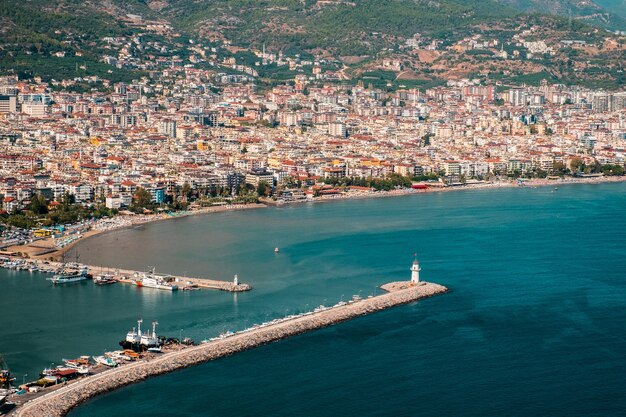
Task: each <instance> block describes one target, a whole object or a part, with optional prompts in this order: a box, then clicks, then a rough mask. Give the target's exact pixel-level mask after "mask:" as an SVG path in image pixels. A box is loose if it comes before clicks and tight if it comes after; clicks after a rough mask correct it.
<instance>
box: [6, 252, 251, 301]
mask: <svg viewBox="0 0 626 417" xmlns="http://www.w3.org/2000/svg"><path fill="white" fill-rule="evenodd" d="M3 258H4V259H7V260H8V263H13V264H14V266H15V267H16V269H19V270H30V271H39V272H49V273H57V272H59V271H60V270H62V269H63V268H64V266H65V265H64V264H63V263H62V262H56V261H44V260H34V259H25V258H22V257H17V256H13V255H12V254H11V255H5V256H4V257H3ZM16 263H17V264H19V265H15V264H16ZM81 265H82V264H81ZM3 266H5V264H3V263H2V262H1V260H0V267H3ZM83 267H85V268H87V271H88V273H89V274H91V275H92V276H94V277H95V276H97V275H100V274H106V273H108V274H111V275H112V277H113V279H114V280H115V281H117V282H119V283H122V284H133V283H134V280H133V278H134V277H136V276H140V275H142V274H143V273H144V272H143V271H133V270H130V269H122V268H107V267H102V266H92V265H83ZM164 275H166V276H167V277H168V278H170V279H172V280H174V281H175V282H176V284H178V285H179V287H180V288H181V289H212V290H220V291H229V292H243V291H250V290H251V289H252V286H251V285H250V284H246V283H242V282H239V280H238V278H235V279H234V280H233V281H223V280H215V279H209V278H195V277H186V276H176V275H171V274H164Z"/></svg>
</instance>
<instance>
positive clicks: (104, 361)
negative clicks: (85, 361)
mask: <svg viewBox="0 0 626 417" xmlns="http://www.w3.org/2000/svg"><path fill="white" fill-rule="evenodd" d="M93 360H94V361H96V363H99V364H100V365H104V366H109V367H111V368H115V367H116V366H117V362H115V361H114V360H113V359H111V358H107V357H106V356H94V357H93Z"/></svg>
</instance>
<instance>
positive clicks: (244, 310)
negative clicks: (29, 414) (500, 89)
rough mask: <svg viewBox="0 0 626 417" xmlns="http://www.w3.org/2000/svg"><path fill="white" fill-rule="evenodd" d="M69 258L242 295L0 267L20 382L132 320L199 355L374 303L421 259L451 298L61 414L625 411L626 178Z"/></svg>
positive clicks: (322, 214)
mask: <svg viewBox="0 0 626 417" xmlns="http://www.w3.org/2000/svg"><path fill="white" fill-rule="evenodd" d="M275 247H278V248H279V249H280V251H279V253H274V248H275ZM74 251H75V253H72V254H70V258H73V256H74V254H78V256H79V258H80V261H82V262H85V263H90V264H93V265H102V266H104V267H107V266H111V267H112V266H119V267H126V268H136V269H138V270H148V269H151V268H156V271H157V272H162V273H172V274H178V275H187V276H198V277H207V278H214V279H224V280H230V279H232V277H233V276H234V275H235V274H237V275H238V276H239V280H240V281H241V282H247V283H250V284H251V285H252V286H253V290H252V291H250V292H246V293H238V294H233V293H228V292H220V291H211V290H202V291H189V292H187V291H178V292H176V293H169V292H165V291H159V290H153V289H146V288H136V287H134V286H129V285H121V284H116V285H111V286H104V287H97V286H94V285H93V284H92V283H91V282H87V283H83V284H79V285H72V286H66V287H53V286H52V285H51V284H50V282H49V281H46V277H48V276H46V275H43V274H39V273H27V272H15V271H6V270H0V354H2V355H3V357H4V359H5V361H6V362H7V364H8V365H9V366H10V367H11V369H12V370H13V373H14V374H15V376H16V378H17V379H18V381H19V382H21V381H22V380H32V379H35V377H36V375H37V374H38V373H39V372H40V371H41V369H43V368H44V367H48V366H50V365H51V364H59V363H60V362H61V359H62V358H74V357H77V356H79V355H99V354H102V353H103V352H104V351H106V350H112V349H116V348H117V342H118V341H120V340H121V339H123V338H124V337H125V334H126V332H127V331H129V330H130V329H131V328H132V327H134V326H136V325H137V324H136V321H137V319H138V318H142V319H143V326H144V328H146V327H148V326H150V323H151V322H152V321H157V322H158V327H157V332H158V333H159V334H162V335H165V336H169V337H191V338H193V339H194V340H196V341H200V340H202V339H205V338H209V337H213V336H216V335H218V334H220V333H222V332H224V331H227V330H240V329H243V328H245V327H248V326H250V325H252V324H255V323H262V322H264V321H268V320H271V319H273V318H276V317H281V316H285V315H289V314H294V313H298V312H303V311H307V310H312V309H313V308H315V307H317V306H318V305H320V304H325V305H331V304H335V303H336V302H338V301H340V300H342V299H343V300H346V299H348V298H351V297H352V296H353V295H357V294H358V295H360V296H362V297H365V296H369V295H375V294H377V293H380V290H379V289H378V286H379V285H381V284H384V283H387V282H390V281H395V280H408V279H409V277H410V270H409V269H410V266H411V263H412V262H413V258H414V254H415V253H416V254H417V258H418V259H419V261H420V264H421V267H422V272H421V278H422V280H426V281H430V282H435V283H439V284H443V285H446V286H448V287H449V288H450V290H451V291H450V292H449V293H447V294H444V295H440V296H437V297H434V298H430V299H426V300H422V301H419V302H416V303H413V304H409V305H405V306H400V307H397V308H393V309H390V310H386V311H384V312H380V313H377V314H373V315H370V316H365V317H361V318H358V319H355V320H352V321H349V322H345V323H341V324H338V325H335V326H332V327H330V328H326V329H322V330H319V331H315V332H312V333H308V334H305V335H300V336H297V337H293V338H291V339H287V340H283V341H279V342H275V343H272V344H269V345H265V346H262V347H259V348H256V349H253V350H250V351H246V352H243V353H239V354H236V355H233V356H230V357H225V358H222V359H219V360H216V361H213V362H209V363H206V364H203V365H199V366H196V367H192V368H188V369H185V370H181V371H177V372H174V373H171V374H167V375H163V376H159V377H155V378H153V379H149V380H146V381H144V382H141V383H138V384H135V385H132V386H128V387H125V388H122V389H119V390H117V391H114V392H111V393H109V394H106V395H102V396H100V397H97V398H95V399H93V400H92V401H90V402H88V403H86V404H84V405H82V406H80V407H79V408H77V409H75V410H74V411H72V412H71V413H70V416H71V417H105V416H106V417H111V416H127V415H133V416H135V417H138V416H139V417H141V416H146V417H148V416H149V417H159V416H163V417H165V416H181V417H182V416H220V417H228V416H237V417H240V416H312V417H313V416H336V415H344V416H356V415H358V416H622V415H624V414H625V413H626V391H625V387H626V183H611V184H594V185H585V184H578V185H559V187H558V190H557V189H555V188H553V187H540V188H531V187H519V188H503V189H481V190H467V191H458V192H447V193H426V194H418V195H410V196H403V197H393V198H376V199H362V200H341V201H334V202H327V203H315V204H313V203H311V204H302V205H296V206H289V207H280V208H275V207H270V208H263V209H256V210H247V211H240V212H237V211H233V212H224V213H215V214H209V215H199V216H191V217H185V218H178V219H173V220H168V221H163V222H156V223H150V224H145V225H143V226H140V227H135V228H130V229H124V230H119V231H114V232H109V233H105V234H102V235H99V236H96V237H93V238H89V239H86V240H85V241H84V242H82V243H80V244H79V245H78V246H76V247H75V249H74ZM112 269H114V268H112Z"/></svg>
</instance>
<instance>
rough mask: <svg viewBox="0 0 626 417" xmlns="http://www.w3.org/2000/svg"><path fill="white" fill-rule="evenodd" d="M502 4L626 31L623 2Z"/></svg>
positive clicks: (526, 0) (528, 0) (521, 0)
mask: <svg viewBox="0 0 626 417" xmlns="http://www.w3.org/2000/svg"><path fill="white" fill-rule="evenodd" d="M500 1H501V3H502V4H505V5H508V6H511V7H514V8H516V9H518V10H521V11H524V12H530V13H550V14H554V15H560V16H567V17H569V16H571V17H572V19H576V20H580V21H583V22H585V23H589V24H592V25H595V26H599V27H602V28H607V29H612V30H626V3H624V0H594V1H590V0H500Z"/></svg>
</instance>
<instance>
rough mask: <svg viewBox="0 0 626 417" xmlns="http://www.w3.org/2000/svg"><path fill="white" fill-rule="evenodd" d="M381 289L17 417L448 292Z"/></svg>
mask: <svg viewBox="0 0 626 417" xmlns="http://www.w3.org/2000/svg"><path fill="white" fill-rule="evenodd" d="M382 288H384V289H385V288H386V289H388V290H390V291H392V292H389V293H385V294H382V295H379V296H376V297H372V298H367V299H364V300H361V301H358V302H354V303H351V304H347V305H344V306H341V307H334V308H330V309H327V310H323V311H319V312H317V313H313V314H310V315H306V316H300V317H297V318H294V319H291V320H287V321H284V322H281V323H277V324H273V325H269V326H265V327H260V328H255V329H253V330H250V331H248V332H244V333H237V334H235V335H233V336H229V337H225V338H222V339H218V340H215V341H212V342H209V343H205V344H201V345H198V346H193V347H189V348H186V349H183V350H180V351H176V352H172V353H166V354H163V355H162V356H158V357H157V358H155V359H150V360H142V361H139V362H135V363H131V364H128V365H124V366H122V367H119V368H115V369H111V370H107V371H105V372H103V373H100V374H98V375H94V376H90V377H87V378H84V379H82V380H78V381H76V382H73V383H71V384H69V385H67V386H66V387H62V388H60V389H58V390H56V391H53V392H50V393H48V394H46V395H43V396H42V397H39V398H36V399H34V400H31V401H30V402H28V403H26V404H24V405H23V406H21V407H19V408H18V409H17V410H16V412H15V415H16V416H19V417H58V416H64V415H66V414H67V413H68V412H69V411H70V410H71V409H72V408H74V407H76V406H77V405H79V404H81V403H83V402H85V401H87V400H89V399H91V398H93V397H94V396H96V395H99V394H102V393H105V392H108V391H112V390H115V389H117V388H120V387H122V386H125V385H129V384H133V383H136V382H139V381H142V380H144V379H146V378H149V377H152V376H156V375H161V374H164V373H168V372H172V371H175V370H177V369H182V368H186V367H190V366H193V365H197V364H200V363H203V362H207V361H211V360H214V359H218V358H221V357H224V356H228V355H232V354H234V353H237V352H241V351H244V350H248V349H252V348H254V347H257V346H261V345H264V344H268V343H271V342H274V341H277V340H281V339H285V338H288V337H291V336H295V335H298V334H302V333H306V332H309V331H312V330H316V329H321V328H324V327H328V326H331V325H333V324H336V323H340V322H343V321H346V320H350V319H353V318H356V317H359V316H363V315H366V314H371V313H375V312H377V311H381V310H385V309H388V308H391V307H394V306H397V305H401V304H406V303H410V302H413V301H416V300H419V299H422V298H427V297H432V296H434V295H437V294H442V293H445V292H447V291H448V289H447V288H446V287H444V286H441V285H438V284H432V283H425V282H424V283H420V284H418V285H416V286H411V285H409V284H408V283H392V284H387V285H385V286H383V287H382Z"/></svg>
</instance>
